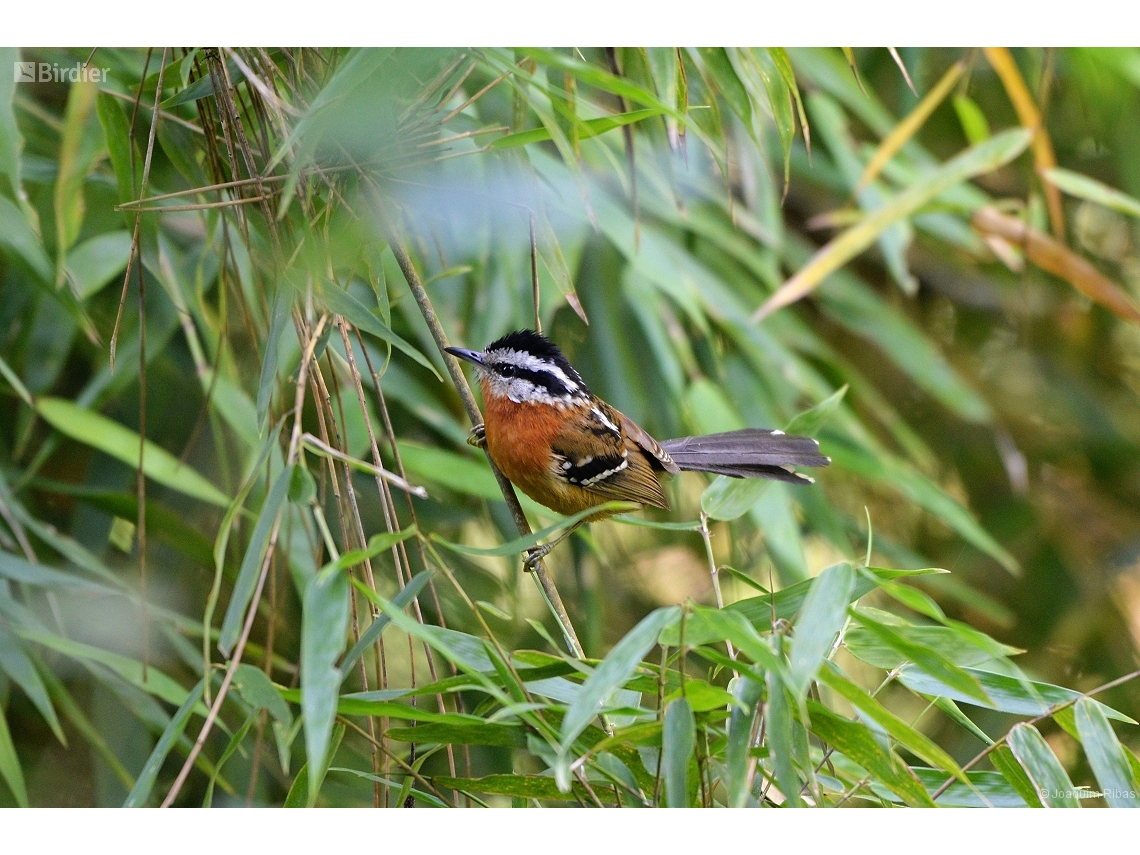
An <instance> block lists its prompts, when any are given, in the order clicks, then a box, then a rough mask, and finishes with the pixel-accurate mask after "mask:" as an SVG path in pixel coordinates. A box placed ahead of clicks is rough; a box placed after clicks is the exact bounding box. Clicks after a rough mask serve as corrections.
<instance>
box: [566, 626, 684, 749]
mask: <svg viewBox="0 0 1140 855" xmlns="http://www.w3.org/2000/svg"><path fill="white" fill-rule="evenodd" d="M680 618H681V609H680V607H679V606H670V607H668V608H663V609H657V610H655V611H652V612H650V613H649V614H648V615H646V616H645V617H644V618H642V619H641V620H640V621H639V622H638V624H637V626H635V627H634V628H633V629H631V630H630V631H629V632H628V633H626V635H625V637H624V638H622V640H621V641H619V642H618V643H617V644H615V645H614V647H613V650H611V651H610V652H609V654H608V655H607V656H606V658H605V659H603V660H602V661H601V663H600V664H599V665H598V667H597V668H595V669H594V671H593V673H592V674H590V676H589V677H588V678H587V679H586V682H585V683H583V684H582V691H581V692H580V693H579V695H578V697H577V698H576V699H575V700H574V702H573V703H572V704H570V706H569V708H568V709H567V710H566V715H565V716H564V717H563V719H562V727H561V729H560V731H559V741H560V743H561V751H562V753H563V754H566V753H567V752H569V750H570V746H571V745H572V744H573V742H574V740H575V739H577V738H578V736H579V734H581V733H582V731H583V730H585V729H586V726H587V725H588V724H589V723H590V721H591V720H592V719H593V718H594V716H596V715H597V714H598V711H599V710H600V709H601V708H602V705H603V704H604V703H605V700H606V698H607V697H609V695H610V693H611V692H613V691H614V690H615V689H620V688H621V686H622V684H623V683H625V681H626V680H628V679H629V678H630V677H631V676H632V675H633V672H634V671H635V670H637V666H638V665H640V664H641V660H642V659H643V658H644V657H645V654H647V653H648V652H649V651H650V650H651V649H652V648H653V646H654V645H656V644H657V639H658V637H659V636H660V635H661V631H662V630H663V629H665V627H667V626H670V625H671V624H673V623H675V622H676V621H678V620H680Z"/></svg>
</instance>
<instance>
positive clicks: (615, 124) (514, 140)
mask: <svg viewBox="0 0 1140 855" xmlns="http://www.w3.org/2000/svg"><path fill="white" fill-rule="evenodd" d="M664 112H665V111H664V110H662V109H660V108H650V109H647V110H631V111H630V112H628V113H617V114H616V115H613V116H603V117H601V118H600V119H588V120H585V121H580V122H578V135H579V136H580V137H581V138H582V139H588V138H590V137H597V136H601V135H602V134H604V133H606V132H607V131H612V130H614V129H615V128H621V127H624V126H625V125H632V124H634V123H635V122H641V121H644V120H645V119H651V118H653V117H654V116H660V115H662V114H663V113H664ZM549 139H550V131H549V130H548V129H547V128H534V129H533V130H529V131H521V132H520V133H517V134H507V135H506V136H505V137H499V138H498V139H497V140H495V141H494V142H493V143H491V145H490V148H492V149H503V148H517V147H518V146H523V145H532V144H533V143H538V142H547V141H548V140H549Z"/></svg>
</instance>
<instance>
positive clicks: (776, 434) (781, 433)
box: [771, 430, 784, 436]
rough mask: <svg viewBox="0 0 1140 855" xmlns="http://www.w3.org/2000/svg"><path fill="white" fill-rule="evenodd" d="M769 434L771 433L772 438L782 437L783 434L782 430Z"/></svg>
mask: <svg viewBox="0 0 1140 855" xmlns="http://www.w3.org/2000/svg"><path fill="white" fill-rule="evenodd" d="M771 433H772V436H783V435H784V432H783V431H782V430H774V431H772V432H771Z"/></svg>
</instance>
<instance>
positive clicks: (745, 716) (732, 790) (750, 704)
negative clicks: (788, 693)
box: [724, 675, 764, 808]
mask: <svg viewBox="0 0 1140 855" xmlns="http://www.w3.org/2000/svg"><path fill="white" fill-rule="evenodd" d="M729 688H730V689H731V690H732V696H733V697H734V698H735V699H736V703H735V704H734V705H733V707H732V713H731V715H730V717H729V720H728V743H727V744H726V746H725V750H724V767H725V772H726V773H727V776H728V805H729V807H736V808H741V807H744V806H745V805H746V804H747V803H748V795H749V794H748V755H749V752H750V751H751V749H752V740H753V733H752V728H753V723H754V721H755V717H756V704H757V702H758V701H759V700H760V697H761V695H762V694H763V691H764V684H763V683H761V682H758V681H757V680H753V679H752V678H751V677H747V676H743V675H742V676H740V677H738V678H734V679H733V680H732V681H731V682H730V683H729Z"/></svg>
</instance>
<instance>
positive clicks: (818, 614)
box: [788, 561, 855, 701]
mask: <svg viewBox="0 0 1140 855" xmlns="http://www.w3.org/2000/svg"><path fill="white" fill-rule="evenodd" d="M854 587H855V569H854V568H853V567H852V566H851V564H850V563H849V562H846V561H844V562H842V563H840V564H833V565H832V566H831V567H828V568H827V569H826V570H824V571H823V572H822V573H821V574H820V575H819V576H817V577H816V578H815V579H814V580H813V584H812V586H811V590H810V591H809V593H808V595H807V598H806V599H805V600H804V606H803V609H802V610H801V611H800V614H799V617H798V618H797V619H796V623H795V633H794V634H793V635H792V641H791V648H790V650H789V651H788V670H789V672H790V680H789V684H788V689H789V691H791V693H792V695H793V697H795V698H796V699H797V700H798V701H802V700H803V698H804V697H805V696H806V695H807V690H808V686H810V685H811V682H812V680H814V679H815V676H816V674H817V673H818V672H819V669H820V666H822V665H823V663H824V661H825V660H826V659H827V657H828V654H829V653H830V652H831V648H832V645H833V644H835V638H836V636H837V635H839V631H840V630H841V629H843V624H844V623H845V622H846V620H847V604H848V603H850V602H851V592H852V590H853V589H854Z"/></svg>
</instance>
